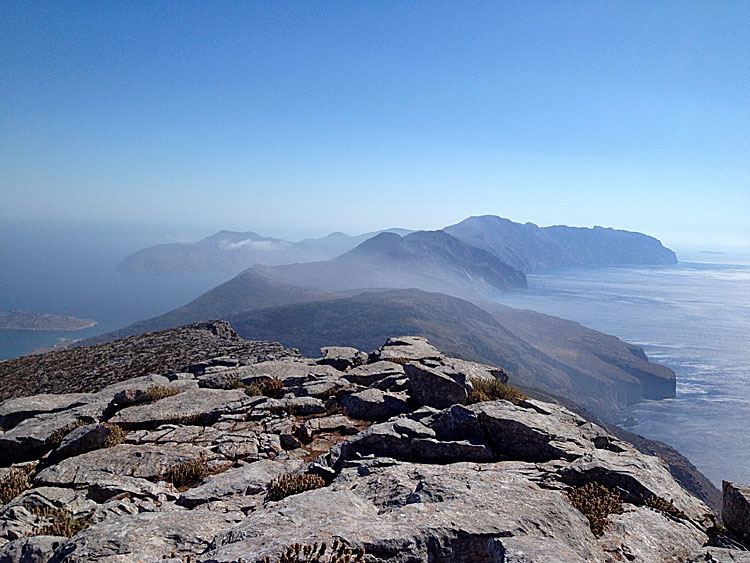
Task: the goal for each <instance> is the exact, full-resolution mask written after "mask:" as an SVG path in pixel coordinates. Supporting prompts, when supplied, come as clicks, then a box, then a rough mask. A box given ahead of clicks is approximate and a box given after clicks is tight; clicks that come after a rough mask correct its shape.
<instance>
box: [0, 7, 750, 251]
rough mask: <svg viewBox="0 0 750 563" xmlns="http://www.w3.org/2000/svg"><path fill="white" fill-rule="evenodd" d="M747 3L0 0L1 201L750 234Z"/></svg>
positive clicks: (351, 224)
mask: <svg viewBox="0 0 750 563" xmlns="http://www.w3.org/2000/svg"><path fill="white" fill-rule="evenodd" d="M749 29H750V2H743V1H739V0H738V1H734V2H720V1H712V2H702V1H701V2H685V1H680V2H667V1H663V2H635V1H627V2H624V1H623V2H611V1H602V2H583V1H581V2H551V1H550V2H547V1H539V2H518V3H514V2H456V1H452V2H446V3H440V2H398V3H395V2H394V3H385V2H335V3H333V2H330V3H329V2H295V3H286V2H221V1H219V2H200V3H198V2H195V3H192V2H167V3H158V2H58V1H55V2H22V3H16V2H12V1H9V0H6V1H4V2H2V3H1V4H0V184H1V187H0V220H2V219H3V218H5V219H6V220H7V219H8V218H11V217H12V218H15V219H21V220H25V219H29V218H34V217H35V218H42V219H45V220H47V219H61V218H62V219H67V220H75V221H81V222H83V221H89V220H93V219H97V220H106V221H113V222H134V223H143V224H154V223H167V224H181V225H198V226H199V227H200V228H201V229H204V230H205V232H202V233H201V234H207V232H210V231H211V230H216V229H218V228H231V229H237V230H256V231H258V232H260V233H262V234H266V235H276V236H285V237H289V238H301V237H303V236H307V235H321V234H324V233H326V232H328V231H331V230H344V231H346V232H350V233H357V232H364V231H367V230H373V229H377V228H384V227H390V226H401V227H408V228H439V227H441V226H444V225H447V224H450V223H454V222H457V221H458V220H460V219H462V218H464V217H466V216H468V215H476V214H487V213H492V214H497V215H501V216H505V217H509V218H511V219H513V220H517V221H533V222H535V223H537V224H540V225H548V224H555V223H565V224H572V225H581V226H592V225H595V224H599V225H605V226H613V227H619V228H627V229H632V230H641V231H645V232H648V233H649V234H653V235H655V236H657V237H659V238H661V239H662V240H663V241H664V242H665V243H666V244H671V245H680V244H696V245H703V246H707V245H714V246H718V245H725V244H744V245H747V246H750V219H749V217H750V40H749V37H748V30H749Z"/></svg>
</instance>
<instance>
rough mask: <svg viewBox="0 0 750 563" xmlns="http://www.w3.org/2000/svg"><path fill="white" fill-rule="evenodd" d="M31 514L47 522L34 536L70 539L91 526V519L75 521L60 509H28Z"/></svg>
mask: <svg viewBox="0 0 750 563" xmlns="http://www.w3.org/2000/svg"><path fill="white" fill-rule="evenodd" d="M30 510H31V512H32V513H33V514H35V515H36V516H38V517H39V518H43V519H44V520H46V521H47V523H46V524H44V525H43V526H42V527H41V528H39V529H38V530H37V531H36V532H35V533H34V534H32V535H35V536H65V537H68V538H72V537H73V536H75V535H76V534H77V533H78V532H81V531H83V530H85V529H86V528H88V527H89V526H91V523H92V518H91V516H87V517H86V518H78V519H77V520H76V519H74V518H73V516H72V515H71V514H70V513H68V512H67V511H65V510H63V509H61V508H38V507H33V508H31V509H30Z"/></svg>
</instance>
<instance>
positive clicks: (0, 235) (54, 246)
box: [0, 220, 233, 360]
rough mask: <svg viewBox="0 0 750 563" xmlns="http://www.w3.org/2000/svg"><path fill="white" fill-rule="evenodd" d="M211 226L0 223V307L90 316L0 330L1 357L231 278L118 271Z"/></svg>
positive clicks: (155, 310) (142, 312)
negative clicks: (71, 323)
mask: <svg viewBox="0 0 750 563" xmlns="http://www.w3.org/2000/svg"><path fill="white" fill-rule="evenodd" d="M207 234H210V231H209V230H208V229H204V230H200V229H199V228H198V227H191V226H184V225H177V226H174V227H170V228H165V227H149V226H144V225H132V224H112V223H105V222H102V223H98V224H97V223H85V224H84V223H78V222H72V221H71V222H61V221H57V222H52V221H43V220H36V221H26V222H21V221H17V222H12V221H5V222H4V223H0V311H13V310H21V311H29V312H34V313H50V314H55V315H72V316H75V317H79V318H87V319H93V320H95V321H97V323H98V324H97V325H95V326H93V327H91V328H86V329H83V330H64V331H58V330H52V331H47V330H15V329H13V330H11V329H0V360H4V359H8V358H15V357H17V356H22V355H25V354H28V353H30V352H32V351H33V350H36V349H38V348H42V347H47V346H51V345H54V344H58V343H60V342H61V341H63V340H80V339H83V338H89V337H91V336H96V335H99V334H103V333H105V332H109V331H112V330H116V329H119V328H123V327H125V326H127V325H129V324H131V323H134V322H136V321H139V320H143V319H147V318H150V317H154V316H156V315H159V314H161V313H165V312H167V311H169V310H171V309H174V308H175V307H179V306H180V305H184V304H185V303H187V302H189V301H191V300H192V299H195V298H196V297H198V296H199V295H201V294H202V293H204V292H206V291H208V290H209V289H211V288H213V287H215V286H217V285H219V284H220V283H222V282H224V281H226V280H228V279H229V278H231V277H232V276H233V274H232V273H231V272H225V273H207V274H195V275H137V274H120V273H118V272H117V265H118V264H119V262H120V261H121V260H122V259H123V258H125V257H126V256H128V255H129V254H131V253H132V252H135V251H137V250H139V249H141V248H144V247H146V246H150V245H153V244H156V243H165V242H175V241H176V239H177V240H179V239H181V238H183V237H184V238H188V239H189V240H198V239H200V238H202V237H203V236H206V235H207Z"/></svg>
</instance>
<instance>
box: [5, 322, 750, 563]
mask: <svg viewBox="0 0 750 563" xmlns="http://www.w3.org/2000/svg"><path fill="white" fill-rule="evenodd" d="M254 346H256V348H257V349H263V347H264V344H263V343H258V344H257V345H254ZM276 346H278V345H276ZM269 347H270V345H269ZM269 347H266V348H269ZM242 349H243V350H244V349H245V348H242ZM275 350H277V352H278V353H277V354H276V355H275V356H274V357H271V358H269V357H268V356H265V357H264V356H262V355H258V357H257V358H256V359H255V361H254V360H252V359H249V357H248V355H247V354H245V355H242V356H241V357H239V358H238V357H234V356H232V354H231V353H228V354H224V355H214V356H212V357H209V358H205V359H201V360H200V361H197V362H195V363H193V364H191V365H189V366H186V369H185V370H184V371H180V372H174V371H170V370H169V369H165V370H164V371H163V373H158V374H157V373H151V374H148V375H141V376H139V377H136V378H131V379H125V380H122V381H116V382H115V383H113V384H111V385H109V386H104V387H101V386H97V390H96V391H95V392H91V393H76V394H67V395H40V396H34V397H24V398H20V399H11V400H8V401H6V402H5V403H3V404H0V423H1V424H2V427H3V432H2V434H0V449H1V450H2V452H3V455H2V456H1V458H0V460H1V461H0V463H5V466H4V467H2V468H0V479H2V489H1V490H0V493H3V494H5V495H6V496H4V497H3V499H4V501H5V504H3V505H1V506H0V563H21V562H24V563H36V562H39V563H42V562H54V563H73V562H75V563H83V562H88V561H97V562H106V563H110V562H111V563H115V562H118V563H120V562H147V563H150V562H153V563H156V562H164V561H173V562H175V563H178V562H179V563H184V562H185V561H187V560H190V561H198V562H205V563H208V562H216V563H218V562H225V563H229V562H232V563H237V562H239V561H243V562H244V563H256V562H258V561H260V560H261V559H263V558H264V557H269V558H270V559H271V561H274V562H275V561H277V559H278V558H279V556H280V555H281V554H282V553H283V552H284V551H285V550H286V548H287V546H289V545H292V544H295V543H301V544H313V543H315V542H321V541H325V542H328V543H329V544H330V543H332V542H333V541H334V540H335V539H338V540H341V541H344V542H346V543H347V544H348V545H349V546H350V547H352V548H363V549H364V550H365V561H367V562H368V563H376V562H385V561H392V562H396V563H399V562H402V563H407V562H409V563H413V562H427V561H435V562H445V563H470V562H485V561H486V562H497V563H500V562H515V563H521V562H525V563H528V562H550V563H551V562H560V561H568V562H581V563H583V562H601V563H609V562H615V561H641V562H657V561H659V562H662V561H665V562H685V561H690V562H693V563H697V562H699V561H701V562H703V561H709V562H722V563H723V562H725V561H727V562H728V561H750V557H748V553H749V552H747V551H744V549H745V547H746V546H745V545H743V544H745V543H746V542H747V540H748V537H749V536H748V533H749V532H750V507H749V506H750V502H749V500H750V492H749V489H748V488H747V487H743V486H741V485H735V484H731V483H725V485H724V519H725V524H726V526H727V528H726V529H724V528H721V527H719V526H718V524H717V520H716V518H715V517H714V515H712V514H711V513H710V511H709V509H708V508H707V507H706V505H705V504H704V503H703V502H701V501H700V500H698V499H697V498H695V497H693V496H691V495H690V494H689V493H687V492H686V491H685V490H683V489H682V488H681V487H680V486H679V484H678V483H677V482H676V481H675V480H674V479H673V478H672V476H671V475H670V473H669V472H668V470H667V468H666V465H665V464H664V463H663V462H662V461H661V460H659V459H658V458H656V457H651V456H647V455H644V454H641V453H639V452H638V451H637V450H636V449H635V448H634V447H633V446H631V445H630V444H628V443H626V442H623V441H620V440H618V439H617V438H615V437H614V436H611V435H610V434H608V433H607V432H606V431H605V430H604V429H603V428H601V427H599V426H597V425H595V424H593V423H591V422H587V421H586V420H585V419H583V418H581V417H580V416H578V415H576V414H574V413H572V412H570V411H569V410H567V409H565V408H563V407H561V406H559V405H556V404H550V403H545V402H541V401H535V400H530V399H520V400H517V401H516V403H517V404H514V403H511V402H509V401H506V400H495V401H483V402H476V403H474V404H468V403H469V402H470V397H472V390H473V386H474V383H472V382H475V381H476V380H477V379H479V380H485V381H497V382H500V383H506V382H507V379H508V376H507V374H505V372H503V371H502V370H500V369H498V368H495V367H492V366H484V365H481V364H475V363H472V362H466V361H464V360H460V359H456V358H447V357H445V356H443V355H442V354H441V353H440V352H439V351H438V350H437V349H436V348H434V347H433V346H431V345H430V344H429V343H428V342H427V340H426V339H424V338H419V337H410V336H403V337H398V338H391V339H389V340H388V341H387V342H386V343H385V344H384V345H383V346H381V347H380V348H378V349H377V350H375V351H373V352H370V353H365V352H362V351H359V350H356V349H353V348H343V347H333V346H332V347H327V348H324V349H322V350H321V357H320V358H314V359H307V358H300V357H299V356H298V355H297V354H296V353H295V352H294V351H290V352H289V353H288V354H286V353H285V352H284V351H283V349H279V348H275ZM40 376H41V375H40ZM118 379H122V377H118ZM269 390H272V392H271V391H269ZM261 392H268V393H269V394H272V395H273V397H268V396H265V395H262V394H258V393H261ZM475 395H476V394H475ZM289 474H292V475H297V476H299V477H298V478H300V479H302V477H301V476H303V475H307V476H308V477H305V478H304V479H306V480H307V481H306V482H308V481H309V482H315V483H316V484H317V485H318V486H317V487H316V488H312V489H308V490H304V488H303V490H302V492H297V493H296V494H288V496H284V495H283V494H282V495H278V494H270V493H271V491H272V487H271V486H272V483H274V482H276V481H275V480H277V479H279V478H280V477H281V476H282V475H289ZM313 476H315V477H313ZM292 479H294V477H292ZM316 479H317V481H316ZM11 483H15V484H17V485H18V486H16V488H15V489H13V490H12V491H11V488H12V487H11ZM592 483H596V484H598V485H602V486H604V487H606V488H608V489H609V490H610V491H612V492H616V494H617V495H619V499H620V501H621V502H622V506H621V510H617V511H615V512H613V513H611V514H609V515H608V516H607V517H606V518H607V522H606V525H605V526H604V528H603V531H602V533H601V534H599V535H595V534H594V532H593V531H592V526H591V525H590V522H589V520H588V519H587V516H586V515H584V514H583V513H582V512H581V511H580V510H579V509H577V508H576V507H575V506H574V505H573V503H572V502H571V501H570V498H569V494H571V493H572V492H573V491H575V490H578V488H580V487H584V486H590V485H591V484H592ZM273 490H274V491H276V490H277V489H273ZM6 491H7V492H6ZM293 492H295V491H293V490H289V491H287V493H293ZM285 494H286V493H285Z"/></svg>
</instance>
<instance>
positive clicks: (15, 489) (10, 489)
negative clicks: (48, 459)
mask: <svg viewBox="0 0 750 563" xmlns="http://www.w3.org/2000/svg"><path fill="white" fill-rule="evenodd" d="M33 471H34V466H33V465H24V466H21V467H14V468H12V469H11V470H10V471H9V472H8V473H7V474H6V475H5V477H3V479H2V481H0V504H8V503H9V502H10V501H11V500H13V499H14V498H16V497H17V496H18V495H20V494H21V493H22V492H24V491H25V490H26V489H30V488H31V483H30V482H29V476H30V475H31V473H32V472H33Z"/></svg>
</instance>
